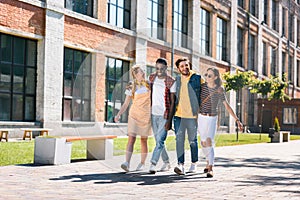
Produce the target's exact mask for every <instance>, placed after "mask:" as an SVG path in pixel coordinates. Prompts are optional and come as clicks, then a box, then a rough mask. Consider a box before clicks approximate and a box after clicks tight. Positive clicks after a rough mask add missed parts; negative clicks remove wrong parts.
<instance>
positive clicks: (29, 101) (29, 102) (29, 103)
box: [25, 97, 34, 120]
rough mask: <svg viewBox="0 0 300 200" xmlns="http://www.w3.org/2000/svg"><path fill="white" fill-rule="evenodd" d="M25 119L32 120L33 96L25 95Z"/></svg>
mask: <svg viewBox="0 0 300 200" xmlns="http://www.w3.org/2000/svg"><path fill="white" fill-rule="evenodd" d="M25 120H34V98H33V97H26V100H25Z"/></svg>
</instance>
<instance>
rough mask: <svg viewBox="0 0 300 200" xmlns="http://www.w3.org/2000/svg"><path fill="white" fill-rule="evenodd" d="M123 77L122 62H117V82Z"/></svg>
mask: <svg viewBox="0 0 300 200" xmlns="http://www.w3.org/2000/svg"><path fill="white" fill-rule="evenodd" d="M122 75H123V74H122V61H121V60H116V81H119V79H120V78H121V77H122Z"/></svg>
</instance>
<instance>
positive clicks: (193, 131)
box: [174, 116, 198, 164]
mask: <svg viewBox="0 0 300 200" xmlns="http://www.w3.org/2000/svg"><path fill="white" fill-rule="evenodd" d="M174 128H175V135H176V153H177V160H178V164H179V163H180V164H184V142H185V132H186V131H187V135H188V141H189V144H190V150H191V158H192V162H193V163H194V162H197V161H198V141H197V119H190V118H181V117H176V116H175V117H174Z"/></svg>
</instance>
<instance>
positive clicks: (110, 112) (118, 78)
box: [105, 58, 129, 122]
mask: <svg viewBox="0 0 300 200" xmlns="http://www.w3.org/2000/svg"><path fill="white" fill-rule="evenodd" d="M128 82H129V62H128V61H123V60H119V59H115V58H107V62H106V101H105V121H108V122H112V120H113V116H115V115H116V114H117V113H118V112H119V110H120V108H121V105H122V104H123V103H124V100H125V93H124V92H125V89H126V86H127V84H128ZM127 113H128V109H127V111H126V112H125V113H124V114H123V115H122V116H121V119H120V122H127V119H128V118H127V116H128V114H127Z"/></svg>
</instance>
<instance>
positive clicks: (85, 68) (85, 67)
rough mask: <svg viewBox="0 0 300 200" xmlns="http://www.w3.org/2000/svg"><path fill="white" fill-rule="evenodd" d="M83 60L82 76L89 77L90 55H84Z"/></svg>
mask: <svg viewBox="0 0 300 200" xmlns="http://www.w3.org/2000/svg"><path fill="white" fill-rule="evenodd" d="M84 57H85V58H84V60H83V63H82V66H83V74H84V75H91V68H92V63H91V57H92V56H91V54H84Z"/></svg>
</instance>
